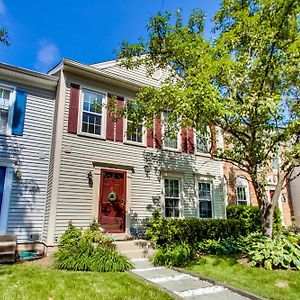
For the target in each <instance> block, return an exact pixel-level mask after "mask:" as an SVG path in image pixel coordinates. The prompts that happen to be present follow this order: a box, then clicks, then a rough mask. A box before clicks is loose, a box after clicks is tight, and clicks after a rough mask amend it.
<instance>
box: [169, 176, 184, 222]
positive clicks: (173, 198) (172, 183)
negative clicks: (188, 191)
mask: <svg viewBox="0 0 300 300" xmlns="http://www.w3.org/2000/svg"><path fill="white" fill-rule="evenodd" d="M179 195H180V188H179V180H178V179H165V216H166V217H167V218H170V217H175V218H178V217H179V200H180V196H179Z"/></svg>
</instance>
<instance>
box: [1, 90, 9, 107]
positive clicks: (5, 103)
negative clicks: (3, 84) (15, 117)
mask: <svg viewBox="0 0 300 300" xmlns="http://www.w3.org/2000/svg"><path fill="white" fill-rule="evenodd" d="M9 97H10V90H5V89H0V109H2V110H9V106H10V103H9Z"/></svg>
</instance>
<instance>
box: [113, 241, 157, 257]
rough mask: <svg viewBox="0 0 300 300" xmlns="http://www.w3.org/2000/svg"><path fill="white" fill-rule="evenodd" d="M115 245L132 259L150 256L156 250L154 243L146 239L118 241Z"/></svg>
mask: <svg viewBox="0 0 300 300" xmlns="http://www.w3.org/2000/svg"><path fill="white" fill-rule="evenodd" d="M114 245H115V246H116V248H117V250H118V251H119V252H120V253H121V254H122V255H124V256H127V257H128V258H130V259H132V258H150V257H151V256H152V255H153V254H154V252H155V248H154V246H153V244H152V243H151V242H149V241H145V240H132V241H116V242H114Z"/></svg>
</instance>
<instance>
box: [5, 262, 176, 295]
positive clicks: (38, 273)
mask: <svg viewBox="0 0 300 300" xmlns="http://www.w3.org/2000/svg"><path fill="white" fill-rule="evenodd" d="M0 299H1V300H10V299H12V300H19V299H26V300H27V299H36V300H39V299H43V300H56V299H59V300H64V299H68V300H69V299H72V300H75V299H85V300H88V299H93V300H96V299H97V300H98V299H122V300H123V299H149V300H150V299H155V300H157V299H172V298H171V296H169V295H168V294H167V293H164V292H163V291H161V290H159V289H158V288H156V287H154V286H152V285H149V284H147V283H144V282H143V281H141V280H139V279H137V278H136V277H134V276H133V275H131V274H129V273H96V272H71V271H61V270H55V269H53V268H51V267H48V266H44V265H37V264H33V263H25V264H15V265H11V266H0Z"/></svg>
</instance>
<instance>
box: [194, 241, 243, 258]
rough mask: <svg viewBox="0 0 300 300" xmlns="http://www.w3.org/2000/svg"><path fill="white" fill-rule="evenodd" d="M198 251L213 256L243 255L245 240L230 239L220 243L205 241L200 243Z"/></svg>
mask: <svg viewBox="0 0 300 300" xmlns="http://www.w3.org/2000/svg"><path fill="white" fill-rule="evenodd" d="M197 250H198V251H200V252H201V253H206V254H213V255H227V254H235V253H241V252H242V251H243V238H232V237H229V238H226V239H221V240H219V241H216V240H204V241H202V242H199V243H198V245H197Z"/></svg>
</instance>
